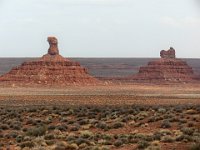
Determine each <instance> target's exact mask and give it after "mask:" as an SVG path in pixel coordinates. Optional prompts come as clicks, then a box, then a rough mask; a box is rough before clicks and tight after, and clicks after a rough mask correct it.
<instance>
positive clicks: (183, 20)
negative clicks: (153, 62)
mask: <svg viewBox="0 0 200 150" xmlns="http://www.w3.org/2000/svg"><path fill="white" fill-rule="evenodd" d="M47 36H56V37H57V38H58V41H59V49H60V53H61V54H62V55H63V56H66V57H159V51H160V50H162V49H168V48H169V47H170V46H172V47H174V48H175V49H176V50H177V56H178V57H192V58H200V2H199V0H0V57H27V56H28V57H39V56H41V55H43V54H45V53H46V52H47V49H48V43H47V41H46V39H47Z"/></svg>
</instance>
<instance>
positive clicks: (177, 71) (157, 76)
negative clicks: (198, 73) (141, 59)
mask: <svg viewBox="0 0 200 150" xmlns="http://www.w3.org/2000/svg"><path fill="white" fill-rule="evenodd" d="M160 56H161V58H160V59H158V60H155V61H151V62H149V63H148V65H147V66H144V67H140V69H139V72H138V74H136V75H135V76H133V77H132V79H133V80H136V81H139V82H156V83H165V82H167V83H170V82H191V81H193V79H194V73H193V70H192V68H191V67H190V66H188V64H187V63H186V61H183V60H181V59H177V58H176V54H175V50H174V49H173V48H172V47H171V48H170V49H169V50H167V51H165V50H162V51H161V52H160Z"/></svg>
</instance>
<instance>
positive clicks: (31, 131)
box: [27, 126, 46, 136]
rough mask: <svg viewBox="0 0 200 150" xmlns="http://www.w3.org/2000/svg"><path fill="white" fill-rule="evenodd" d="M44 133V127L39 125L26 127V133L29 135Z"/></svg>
mask: <svg viewBox="0 0 200 150" xmlns="http://www.w3.org/2000/svg"><path fill="white" fill-rule="evenodd" d="M45 133H46V127H44V126H40V127H35V128H31V129H28V131H27V135H29V136H42V135H44V134H45Z"/></svg>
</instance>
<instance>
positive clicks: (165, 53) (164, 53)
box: [160, 47, 176, 59]
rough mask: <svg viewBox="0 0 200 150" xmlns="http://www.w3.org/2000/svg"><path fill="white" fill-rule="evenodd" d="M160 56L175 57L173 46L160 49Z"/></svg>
mask: <svg viewBox="0 0 200 150" xmlns="http://www.w3.org/2000/svg"><path fill="white" fill-rule="evenodd" d="M160 57H161V58H166V59H173V58H176V51H175V49H174V48H173V47H170V49H169V50H167V51H165V50H162V51H160Z"/></svg>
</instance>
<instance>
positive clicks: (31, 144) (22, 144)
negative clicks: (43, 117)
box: [20, 141, 35, 148]
mask: <svg viewBox="0 0 200 150" xmlns="http://www.w3.org/2000/svg"><path fill="white" fill-rule="evenodd" d="M34 146H35V145H34V143H33V142H32V141H26V142H23V143H21V144H20V147H21V148H24V147H28V148H32V147H34Z"/></svg>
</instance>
